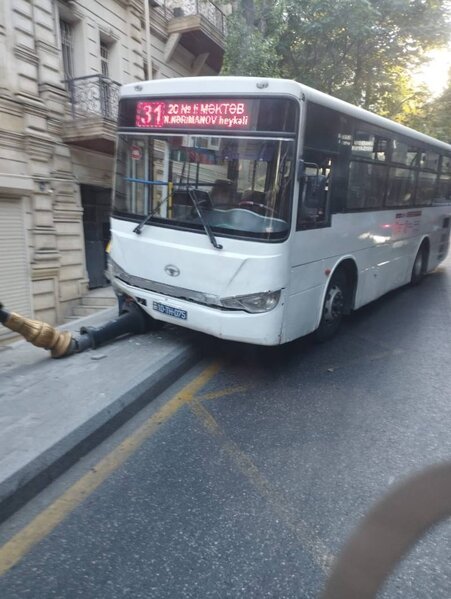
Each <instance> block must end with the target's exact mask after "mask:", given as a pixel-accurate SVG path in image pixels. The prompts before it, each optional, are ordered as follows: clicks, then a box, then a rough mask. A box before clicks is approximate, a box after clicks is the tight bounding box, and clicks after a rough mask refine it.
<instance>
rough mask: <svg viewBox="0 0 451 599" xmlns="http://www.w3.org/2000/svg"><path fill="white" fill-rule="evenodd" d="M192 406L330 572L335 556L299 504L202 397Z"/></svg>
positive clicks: (280, 515) (253, 484)
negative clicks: (285, 493) (279, 489)
mask: <svg viewBox="0 0 451 599" xmlns="http://www.w3.org/2000/svg"><path fill="white" fill-rule="evenodd" d="M190 408H191V410H192V411H193V412H194V414H196V416H197V417H198V418H199V420H200V422H201V423H202V424H203V425H204V427H205V428H206V429H207V430H208V431H209V432H210V433H211V435H212V436H214V437H215V438H216V439H217V440H218V441H219V443H220V445H221V447H222V449H223V450H224V452H225V453H226V454H227V455H228V456H229V458H230V459H231V460H232V462H233V463H234V464H235V465H236V466H237V467H238V470H239V471H240V472H241V473H242V474H243V475H244V476H245V477H246V478H247V480H248V481H249V482H250V483H251V484H252V486H253V487H254V488H255V489H256V490H257V491H258V492H259V493H260V495H261V496H262V497H264V498H265V499H266V501H267V502H268V503H269V505H270V506H271V509H272V510H273V512H274V513H276V514H277V517H278V518H280V519H281V520H282V521H283V522H284V523H285V525H286V526H287V528H288V529H289V530H290V531H291V532H292V533H294V535H295V536H296V537H297V539H298V540H299V541H300V543H301V545H302V546H303V548H304V549H306V550H307V551H308V552H309V553H310V555H311V557H312V559H313V561H314V562H315V563H316V565H317V566H319V567H320V568H321V570H322V571H323V572H325V573H326V574H327V573H329V571H330V568H331V565H332V563H333V561H334V556H333V555H332V554H331V553H330V552H329V550H328V548H327V547H326V546H325V545H324V543H323V542H322V541H321V539H320V538H319V537H317V536H316V534H315V533H314V532H313V531H312V530H311V529H310V527H309V526H308V525H307V523H306V522H305V521H304V520H303V519H302V518H301V517H300V516H299V515H298V514H297V513H296V512H297V509H296V507H294V508H293V506H292V505H290V504H289V503H288V502H287V500H286V498H285V497H283V495H282V494H281V493H278V492H277V491H276V490H275V489H273V487H272V485H271V483H270V482H269V481H268V480H267V479H266V478H265V477H264V476H263V475H262V474H261V473H260V472H259V470H258V468H257V466H256V465H255V464H254V462H253V461H252V460H251V458H250V457H249V456H248V455H247V454H246V453H245V452H244V451H242V450H241V449H240V448H239V446H238V445H237V444H236V443H235V442H234V441H231V440H230V439H229V438H228V437H227V436H226V434H225V433H224V431H223V430H222V429H221V427H220V425H219V424H218V422H217V420H215V418H214V417H213V416H212V415H211V414H210V412H209V411H208V410H207V408H206V407H205V406H204V405H203V404H201V403H200V398H193V399H192V401H191V402H190Z"/></svg>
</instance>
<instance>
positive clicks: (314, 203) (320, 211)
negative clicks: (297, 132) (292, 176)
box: [296, 161, 330, 229]
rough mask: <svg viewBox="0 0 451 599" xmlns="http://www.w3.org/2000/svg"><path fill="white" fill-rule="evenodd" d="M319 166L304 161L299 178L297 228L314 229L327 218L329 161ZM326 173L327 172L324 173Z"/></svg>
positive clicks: (320, 225)
mask: <svg viewBox="0 0 451 599" xmlns="http://www.w3.org/2000/svg"><path fill="white" fill-rule="evenodd" d="M324 164H325V165H326V164H327V166H323V168H320V167H319V165H317V164H314V163H305V170H304V174H303V176H302V179H301V187H300V196H299V206H298V215H297V223H296V225H297V229H314V228H317V227H322V226H325V225H326V224H327V222H328V220H329V214H328V212H329V206H328V200H329V177H330V168H329V161H325V162H324ZM326 173H327V174H326Z"/></svg>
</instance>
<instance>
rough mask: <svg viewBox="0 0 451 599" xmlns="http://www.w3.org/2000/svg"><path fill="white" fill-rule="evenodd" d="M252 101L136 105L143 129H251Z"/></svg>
mask: <svg viewBox="0 0 451 599" xmlns="http://www.w3.org/2000/svg"><path fill="white" fill-rule="evenodd" d="M252 104H253V102H252V100H232V99H231V100H227V99H225V100H161V101H155V102H151V101H147V100H146V101H141V102H137V104H136V119H135V126H136V127H142V128H144V129H177V128H187V127H188V128H191V129H251V128H252V123H251V121H252V119H251V114H252V111H251V106H252Z"/></svg>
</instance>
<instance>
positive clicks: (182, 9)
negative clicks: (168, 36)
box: [153, 0, 227, 36]
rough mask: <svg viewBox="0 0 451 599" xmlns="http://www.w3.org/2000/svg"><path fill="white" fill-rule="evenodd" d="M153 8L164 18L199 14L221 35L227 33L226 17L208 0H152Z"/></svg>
mask: <svg viewBox="0 0 451 599" xmlns="http://www.w3.org/2000/svg"><path fill="white" fill-rule="evenodd" d="M153 8H154V10H155V11H157V12H158V13H160V14H161V15H162V16H163V17H164V18H165V19H166V20H170V19H173V18H174V17H190V16H193V15H201V16H202V17H204V18H205V19H206V20H207V21H208V22H209V23H210V24H211V25H213V26H214V27H215V28H216V29H217V30H218V31H219V32H220V33H221V34H222V35H224V36H225V35H226V34H227V17H226V15H225V14H224V13H223V12H222V10H221V9H220V8H219V7H218V6H216V4H215V3H214V2H211V1H210V0H153Z"/></svg>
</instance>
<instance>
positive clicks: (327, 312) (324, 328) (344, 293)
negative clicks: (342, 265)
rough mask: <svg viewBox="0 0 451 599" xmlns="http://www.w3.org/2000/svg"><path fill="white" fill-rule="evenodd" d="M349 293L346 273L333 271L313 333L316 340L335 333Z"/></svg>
mask: <svg viewBox="0 0 451 599" xmlns="http://www.w3.org/2000/svg"><path fill="white" fill-rule="evenodd" d="M349 293H350V289H349V283H348V279H347V277H346V274H345V273H344V272H343V271H338V272H336V273H334V275H333V276H332V278H331V280H330V283H329V286H328V287H327V292H326V297H325V299H324V304H323V312H322V315H321V321H320V323H319V326H318V328H317V329H316V331H315V333H314V336H315V340H316V341H327V339H330V338H331V337H333V336H334V335H335V334H336V332H337V331H338V329H339V328H340V325H341V323H342V320H343V317H344V315H345V313H346V306H347V304H348V299H349Z"/></svg>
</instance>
